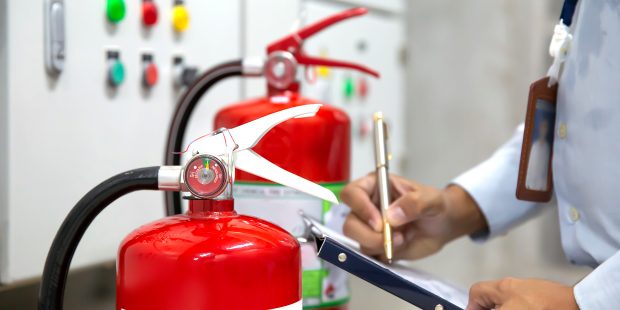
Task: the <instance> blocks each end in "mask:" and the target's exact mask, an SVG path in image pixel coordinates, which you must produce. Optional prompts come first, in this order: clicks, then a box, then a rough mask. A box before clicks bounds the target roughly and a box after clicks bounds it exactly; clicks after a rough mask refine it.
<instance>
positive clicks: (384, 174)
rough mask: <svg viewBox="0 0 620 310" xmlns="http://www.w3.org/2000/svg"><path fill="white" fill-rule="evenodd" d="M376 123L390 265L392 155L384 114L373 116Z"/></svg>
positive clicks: (379, 185) (375, 132) (384, 235)
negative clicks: (390, 178) (390, 173)
mask: <svg viewBox="0 0 620 310" xmlns="http://www.w3.org/2000/svg"><path fill="white" fill-rule="evenodd" d="M373 121H374V122H373V123H374V142H375V163H376V172H377V186H378V188H379V205H380V206H381V216H382V217H383V248H384V249H385V256H386V257H387V260H388V263H390V264H391V263H392V254H393V253H392V228H391V227H390V223H389V222H388V219H387V209H388V207H389V206H390V196H389V195H390V191H389V189H390V187H389V177H388V163H389V161H390V157H391V156H390V154H389V152H388V147H387V140H388V133H387V126H386V124H385V122H384V120H383V113H382V112H375V113H374V114H373Z"/></svg>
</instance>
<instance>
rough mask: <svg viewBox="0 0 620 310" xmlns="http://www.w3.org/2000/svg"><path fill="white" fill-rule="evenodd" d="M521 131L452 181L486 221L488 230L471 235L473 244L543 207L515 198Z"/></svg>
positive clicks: (500, 231) (499, 232) (502, 231)
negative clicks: (468, 197) (484, 159)
mask: <svg viewBox="0 0 620 310" xmlns="http://www.w3.org/2000/svg"><path fill="white" fill-rule="evenodd" d="M523 129H524V126H523V124H521V125H520V126H519V127H518V128H517V130H516V131H515V133H514V135H513V136H512V138H511V139H510V140H509V141H508V142H506V143H505V144H504V145H503V146H502V147H500V148H499V149H498V150H497V151H495V153H494V154H493V155H492V156H491V157H490V158H489V159H487V160H486V161H484V162H482V163H480V164H479V165H477V166H476V167H474V168H472V169H470V170H469V171H467V172H465V173H463V174H462V175H460V176H458V177H457V178H456V179H454V180H453V181H452V184H456V185H459V186H461V187H462V188H463V189H465V191H467V192H468V193H469V195H470V196H471V197H472V198H473V199H474V200H475V201H476V203H477V204H478V207H479V208H480V210H481V211H482V213H483V215H484V216H485V218H486V220H487V223H488V228H489V229H488V231H485V232H479V233H476V234H474V235H472V238H473V239H474V240H476V241H485V240H487V239H489V238H491V237H495V236H497V235H501V234H503V233H505V232H506V231H508V230H509V229H510V228H512V227H514V226H516V225H518V224H520V223H522V222H524V221H525V220H527V219H528V218H530V217H532V216H533V215H535V214H536V213H537V212H538V211H539V210H540V209H541V208H540V206H541V205H542V204H538V203H533V202H529V201H520V200H518V199H517V197H516V189H517V177H518V172H519V159H520V157H521V144H522V141H523Z"/></svg>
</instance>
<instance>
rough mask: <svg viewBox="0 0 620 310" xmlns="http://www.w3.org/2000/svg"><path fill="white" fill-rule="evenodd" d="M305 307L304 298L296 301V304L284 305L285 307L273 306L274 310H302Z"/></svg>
mask: <svg viewBox="0 0 620 310" xmlns="http://www.w3.org/2000/svg"><path fill="white" fill-rule="evenodd" d="M303 307H304V303H303V300H301V299H300V300H299V301H298V302H296V303H294V304H290V305H288V306H284V307H280V308H273V309H272V310H301V309H303Z"/></svg>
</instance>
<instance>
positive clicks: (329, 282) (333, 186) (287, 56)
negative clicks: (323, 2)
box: [166, 8, 379, 309]
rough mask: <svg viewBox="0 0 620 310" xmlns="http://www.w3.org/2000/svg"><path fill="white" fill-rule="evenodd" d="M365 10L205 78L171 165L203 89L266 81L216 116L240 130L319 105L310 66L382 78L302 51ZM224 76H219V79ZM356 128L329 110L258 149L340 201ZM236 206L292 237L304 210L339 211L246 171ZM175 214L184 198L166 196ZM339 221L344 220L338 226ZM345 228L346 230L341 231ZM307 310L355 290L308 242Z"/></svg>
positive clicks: (186, 108) (181, 112)
mask: <svg viewBox="0 0 620 310" xmlns="http://www.w3.org/2000/svg"><path fill="white" fill-rule="evenodd" d="M366 13H367V10H366V9H364V8H354V9H350V10H346V11H344V12H341V13H338V14H335V15H333V16H330V17H328V18H326V19H323V20H321V21H318V22H316V23H313V24H310V25H308V26H306V27H304V28H302V29H299V30H298V31H296V32H294V33H292V34H290V35H288V36H286V37H284V38H281V39H279V40H277V41H275V42H273V43H272V44H270V45H269V46H268V47H267V58H266V60H264V61H248V60H245V61H235V62H230V63H226V64H223V65H220V66H217V67H216V68H215V69H212V70H210V71H209V72H207V73H205V74H204V75H203V78H202V79H199V80H198V81H197V82H196V83H195V84H194V85H193V86H191V87H190V88H189V89H188V91H187V92H186V95H184V96H183V98H182V99H181V101H180V103H179V105H178V106H177V110H176V112H175V115H174V117H173V122H172V124H171V128H170V133H169V139H168V149H167V150H166V154H167V158H166V164H178V162H180V160H181V159H180V156H178V155H175V154H173V153H172V151H173V150H175V149H178V147H179V146H180V145H181V143H182V141H183V135H184V132H185V129H186V126H187V120H188V119H189V116H190V115H191V113H192V111H193V109H194V107H195V105H196V104H197V102H198V99H199V98H200V96H201V91H203V90H204V89H208V87H209V85H211V84H209V83H212V82H210V81H212V80H219V77H220V76H221V78H225V77H228V76H238V75H241V76H261V75H262V76H264V77H265V78H266V80H267V95H266V96H265V97H261V98H255V99H251V100H248V101H245V102H240V103H235V104H231V105H228V106H226V107H224V108H223V109H221V110H220V111H219V112H218V113H217V114H216V116H215V122H214V125H215V128H219V127H234V126H239V125H241V124H244V123H247V122H249V121H252V120H255V119H257V118H260V117H262V116H264V115H267V114H270V113H273V112H277V111H281V110H283V109H287V108H291V107H296V106H300V105H305V104H311V103H319V102H318V101H317V100H314V99H310V98H306V97H303V96H302V95H301V94H300V81H299V80H300V78H301V77H302V76H303V75H304V74H303V73H304V71H303V70H300V68H303V67H305V68H306V69H308V67H311V66H321V67H339V68H348V69H354V70H358V71H361V72H364V73H367V74H370V75H372V76H375V77H378V76H379V74H378V73H377V72H376V71H374V70H372V69H369V68H367V67H365V66H362V65H359V64H354V63H349V62H344V61H336V60H330V59H324V58H315V57H311V56H308V55H306V54H305V53H304V51H303V48H302V47H303V43H304V40H306V39H307V38H309V37H311V36H313V35H314V34H316V33H317V32H319V31H321V30H323V29H325V28H326V27H328V26H331V25H333V24H336V23H338V22H341V21H343V20H345V19H348V18H352V17H356V16H360V15H364V14H366ZM218 72H219V74H218ZM350 127H351V125H350V119H349V117H348V115H347V113H346V112H345V111H343V110H341V109H339V108H336V107H333V106H329V105H326V104H325V105H324V106H323V108H322V109H321V110H320V111H319V112H318V113H317V115H316V117H314V118H303V119H293V120H291V121H289V122H286V123H283V124H280V125H278V126H276V127H275V128H274V129H273V130H272V131H271V132H269V133H267V134H266V135H265V137H264V138H263V139H262V140H261V142H260V143H258V144H257V145H256V147H255V148H254V150H255V151H256V152H257V153H258V154H260V155H261V156H264V157H265V158H266V159H268V160H269V161H271V162H273V163H276V164H277V165H279V166H281V167H283V168H284V169H286V170H288V171H291V172H292V173H294V174H297V175H299V176H302V177H304V178H306V179H308V180H311V181H313V182H316V183H319V184H321V185H323V186H325V187H327V188H329V189H330V190H331V191H333V192H334V193H335V194H336V195H338V194H339V193H340V191H341V189H342V188H343V186H344V185H345V184H346V183H347V182H348V181H349V179H350V166H351V128H350ZM235 194H236V197H237V198H236V207H237V210H239V212H241V213H243V214H250V215H253V216H257V217H259V218H262V219H266V220H269V221H272V222H274V223H276V224H278V225H279V226H281V227H283V228H285V229H286V230H288V231H289V232H291V233H292V234H293V235H298V234H300V233H302V232H303V230H304V227H303V226H304V223H303V222H302V221H301V219H300V218H299V216H298V215H297V214H298V212H299V210H302V211H303V212H304V213H305V214H308V215H310V216H312V217H314V218H317V219H321V220H322V221H323V223H324V224H328V225H329V221H330V219H331V218H333V217H335V216H337V215H335V214H334V211H335V209H338V207H339V206H338V205H335V204H332V203H330V202H327V201H324V200H321V199H317V198H315V197H312V196H309V195H305V194H303V193H299V192H298V191H295V190H291V189H289V188H285V187H282V186H278V185H276V184H273V183H272V182H269V181H268V180H265V179H264V178H262V177H261V176H257V175H256V174H253V173H252V172H251V171H244V170H243V169H240V170H239V171H238V172H237V176H236V186H235ZM166 204H167V210H168V212H169V214H178V213H180V212H181V201H180V198H179V197H178V195H174V194H173V193H170V194H167V197H166ZM336 222H338V221H336ZM337 228H340V227H337ZM302 256H303V257H302V264H303V298H304V306H305V307H307V308H313V309H317V308H319V309H346V305H347V303H348V300H349V291H348V283H347V276H346V273H345V272H344V271H342V270H340V269H337V268H332V266H331V265H329V264H327V263H324V262H322V261H321V260H319V259H318V257H317V256H316V254H315V253H314V249H313V248H312V247H311V246H310V245H303V244H302Z"/></svg>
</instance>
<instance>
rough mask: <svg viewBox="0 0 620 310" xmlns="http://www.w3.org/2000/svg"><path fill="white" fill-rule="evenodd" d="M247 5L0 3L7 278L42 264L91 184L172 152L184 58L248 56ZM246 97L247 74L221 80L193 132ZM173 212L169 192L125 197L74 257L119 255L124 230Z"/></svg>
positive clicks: (2, 265) (201, 63)
mask: <svg viewBox="0 0 620 310" xmlns="http://www.w3.org/2000/svg"><path fill="white" fill-rule="evenodd" d="M42 2H45V3H42ZM241 5H242V2H241V0H239V1H230V0H229V1H217V0H200V1H194V0H186V1H172V0H153V1H139V0H134V1H127V0H107V1H106V0H100V1H77V0H62V1H61V0H46V1H21V0H7V1H2V2H1V3H0V22H1V23H2V25H1V26H0V64H1V65H2V66H1V67H0V70H1V71H0V282H2V283H4V284H6V283H11V282H14V281H17V280H22V279H28V278H35V277H38V276H40V274H41V271H42V268H43V263H44V261H45V257H46V255H47V251H48V250H49V247H50V245H51V242H52V239H53V237H54V235H55V233H56V231H57V230H58V228H59V227H60V224H61V222H62V220H63V219H64V217H65V216H66V214H67V213H68V212H69V210H70V209H71V208H72V207H73V205H74V204H75V203H76V202H77V201H78V200H79V199H80V198H81V197H82V196H83V195H85V194H86V193H87V191H88V190H90V189H91V188H93V187H94V186H96V185H97V184H99V183H100V182H102V181H104V180H105V179H107V178H109V177H111V176H113V175H115V174H117V173H120V172H123V171H126V170H129V169H133V168H139V167H144V166H156V165H160V164H162V163H163V157H164V154H163V152H164V142H165V138H166V136H167V130H168V126H169V122H170V118H171V114H172V111H173V109H174V106H175V105H176V101H177V99H178V97H179V95H180V94H181V91H182V89H183V86H182V85H180V84H179V82H178V76H177V75H178V72H179V70H178V69H179V68H178V67H175V64H177V65H178V64H179V63H182V64H185V65H188V66H195V67H196V68H198V69H199V70H204V69H206V68H208V67H210V66H212V65H214V64H216V63H220V62H223V61H228V60H231V59H237V58H239V57H240V55H241V44H240V43H241V35H242V34H241V32H242V31H241V26H240V25H241V22H240V20H241V18H240V14H241V12H242V9H241ZM46 44H47V47H46ZM179 58H180V59H182V61H181V62H179V61H178V59H179ZM175 59H177V61H175ZM239 99H240V82H239V80H234V79H233V81H231V82H228V81H227V82H224V83H222V84H221V85H218V86H217V87H215V88H214V89H213V91H212V92H210V93H209V95H208V96H207V97H206V98H205V101H207V102H203V103H201V104H200V107H199V108H198V109H197V111H196V113H195V115H194V117H193V120H192V123H191V124H190V128H189V130H188V134H187V138H188V139H190V138H192V137H197V136H198V135H202V134H205V133H206V132H208V131H209V130H210V129H211V124H212V117H213V113H214V112H215V111H216V110H217V109H219V107H221V106H222V105H224V104H226V103H229V102H233V101H238V100H239ZM163 215H164V209H163V196H162V194H161V193H159V192H140V193H134V194H131V195H129V196H127V197H123V198H121V199H119V200H118V201H116V202H114V203H113V204H112V205H111V206H110V207H109V208H108V209H106V210H104V211H103V213H102V214H101V215H100V216H99V217H98V218H97V219H96V220H95V221H94V223H93V224H92V226H91V227H90V228H89V229H88V231H87V232H86V235H85V237H84V240H83V241H82V242H81V243H80V246H79V247H78V249H77V253H76V256H75V257H74V260H73V264H72V267H79V266H85V265H90V264H93V263H98V262H102V261H108V260H113V259H114V258H115V257H116V252H117V247H118V245H119V244H120V241H121V239H122V238H123V237H124V236H126V235H127V234H128V233H129V232H130V231H131V230H133V229H135V228H137V227H139V226H140V225H142V224H144V223H147V222H149V221H151V220H154V219H156V218H159V217H161V216H163Z"/></svg>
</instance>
